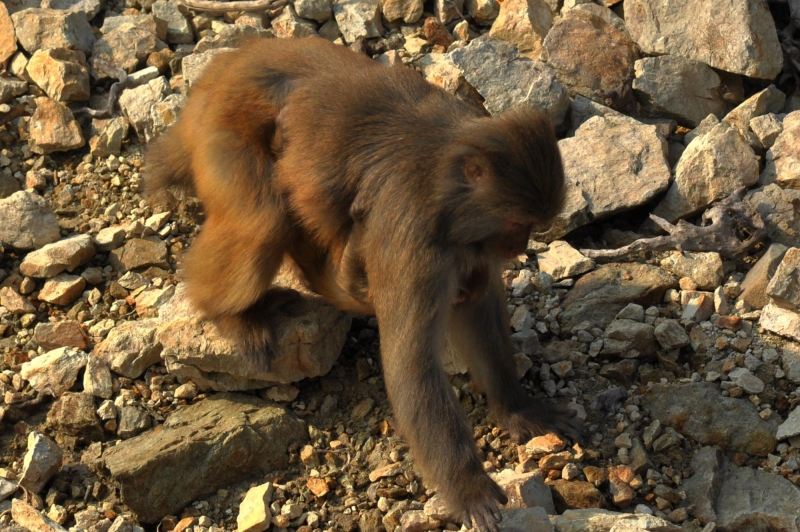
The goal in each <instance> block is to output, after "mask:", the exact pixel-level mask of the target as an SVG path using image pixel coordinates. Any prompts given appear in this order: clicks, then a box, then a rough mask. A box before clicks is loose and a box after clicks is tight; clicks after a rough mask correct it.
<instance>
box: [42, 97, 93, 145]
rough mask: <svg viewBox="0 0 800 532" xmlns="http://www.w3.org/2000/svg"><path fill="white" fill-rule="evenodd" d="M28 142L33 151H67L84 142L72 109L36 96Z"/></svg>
mask: <svg viewBox="0 0 800 532" xmlns="http://www.w3.org/2000/svg"><path fill="white" fill-rule="evenodd" d="M28 144H29V146H30V148H31V151H33V152H34V153H43V154H47V153H53V152H57V151H69V150H74V149H77V148H80V147H82V146H83V145H84V144H86V141H85V140H84V139H83V133H81V127H80V125H79V124H78V122H77V121H76V120H75V117H74V116H72V111H70V110H69V108H68V107H67V106H66V105H64V104H63V103H60V102H57V101H55V100H51V99H50V98H36V111H34V113H33V116H32V117H31V122H30V138H29V139H28Z"/></svg>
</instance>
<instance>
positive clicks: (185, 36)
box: [151, 0, 194, 44]
mask: <svg viewBox="0 0 800 532" xmlns="http://www.w3.org/2000/svg"><path fill="white" fill-rule="evenodd" d="M151 9H152V11H153V15H154V16H155V17H157V18H159V19H161V20H163V21H165V22H166V23H167V35H166V41H167V42H168V43H170V44H186V43H193V42H194V32H193V31H192V27H191V26H190V25H189V21H188V20H186V17H185V16H183V13H181V12H180V10H179V9H178V5H177V4H175V3H173V2H170V1H169V0H157V1H156V2H154V3H153V7H152V8H151Z"/></svg>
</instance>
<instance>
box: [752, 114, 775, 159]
mask: <svg viewBox="0 0 800 532" xmlns="http://www.w3.org/2000/svg"><path fill="white" fill-rule="evenodd" d="M750 129H752V130H753V133H755V134H756V137H758V140H759V142H761V145H762V146H764V149H767V150H768V149H770V148H771V147H772V146H773V144H775V139H777V138H778V135H780V134H781V131H783V124H782V123H781V121H780V119H779V118H778V116H777V115H776V114H775V113H767V114H765V115H762V116H757V117H755V118H753V119H752V120H750ZM767 158H769V152H767Z"/></svg>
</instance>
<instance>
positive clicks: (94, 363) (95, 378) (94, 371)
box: [83, 355, 114, 399]
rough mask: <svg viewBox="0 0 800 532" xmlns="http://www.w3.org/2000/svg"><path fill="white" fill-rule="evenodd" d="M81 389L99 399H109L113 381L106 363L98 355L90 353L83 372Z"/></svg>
mask: <svg viewBox="0 0 800 532" xmlns="http://www.w3.org/2000/svg"><path fill="white" fill-rule="evenodd" d="M83 391H84V392H85V393H87V394H90V395H93V396H94V397H99V398H101V399H111V396H112V394H113V391H114V390H113V382H112V380H111V370H110V369H109V368H108V364H106V363H105V361H104V360H103V359H102V358H100V357H99V356H95V355H90V356H89V359H88V361H87V363H86V372H85V373H84V374H83Z"/></svg>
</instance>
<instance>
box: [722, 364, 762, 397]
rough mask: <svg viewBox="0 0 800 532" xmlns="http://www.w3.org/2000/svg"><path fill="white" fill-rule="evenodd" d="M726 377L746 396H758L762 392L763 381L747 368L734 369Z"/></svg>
mask: <svg viewBox="0 0 800 532" xmlns="http://www.w3.org/2000/svg"><path fill="white" fill-rule="evenodd" d="M728 377H729V378H730V379H731V381H733V383H734V384H736V386H738V387H739V388H741V389H743V390H744V391H745V393H746V394H758V393H761V392H763V391H764V381H762V380H761V379H759V378H758V377H756V376H755V375H753V374H752V373H751V372H750V370H749V369H747V368H734V369H733V370H732V371H731V372H730V373H728Z"/></svg>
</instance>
